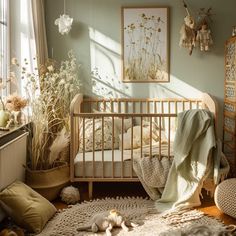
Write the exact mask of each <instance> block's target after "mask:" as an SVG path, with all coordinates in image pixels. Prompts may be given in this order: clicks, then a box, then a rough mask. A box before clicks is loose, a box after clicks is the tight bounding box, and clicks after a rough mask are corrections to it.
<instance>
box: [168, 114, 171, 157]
mask: <svg viewBox="0 0 236 236" xmlns="http://www.w3.org/2000/svg"><path fill="white" fill-rule="evenodd" d="M170 119H171V118H170V117H168V158H170V124H171V122H170Z"/></svg>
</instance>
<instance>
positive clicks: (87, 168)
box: [74, 150, 137, 178]
mask: <svg viewBox="0 0 236 236" xmlns="http://www.w3.org/2000/svg"><path fill="white" fill-rule="evenodd" d="M94 154H95V155H94V162H93V152H86V153H85V160H86V161H85V162H83V153H78V154H77V155H76V158H75V161H74V163H75V176H76V177H83V176H85V177H87V178H93V177H96V178H102V177H105V178H113V177H114V178H119V177H121V176H122V165H123V177H125V178H130V177H132V176H133V177H137V175H136V174H135V172H134V171H133V167H132V166H133V165H132V163H131V160H130V158H127V157H126V156H125V155H123V162H122V153H121V151H120V150H114V162H112V150H104V162H102V151H95V152H94ZM93 164H94V165H93ZM93 167H94V171H93ZM113 168H114V176H113V173H112V170H113ZM83 169H84V173H83Z"/></svg>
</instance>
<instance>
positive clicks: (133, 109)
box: [132, 102, 136, 113]
mask: <svg viewBox="0 0 236 236" xmlns="http://www.w3.org/2000/svg"><path fill="white" fill-rule="evenodd" d="M135 104H136V103H135V102H132V106H133V108H132V111H133V113H135Z"/></svg>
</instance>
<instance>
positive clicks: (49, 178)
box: [25, 162, 70, 201]
mask: <svg viewBox="0 0 236 236" xmlns="http://www.w3.org/2000/svg"><path fill="white" fill-rule="evenodd" d="M69 170H70V169H69V165H68V164H67V163H65V162H59V165H58V166H57V167H54V168H52V169H48V170H30V169H28V168H27V169H26V177H25V178H26V184H27V185H29V186H30V187H31V188H33V189H34V190H35V191H37V192H38V193H39V194H41V195H42V196H43V197H45V198H46V199H48V200H49V201H52V200H54V199H56V198H57V197H58V196H59V194H60V191H61V189H62V188H63V187H64V186H66V185H67V184H68V183H69V180H70V172H69Z"/></svg>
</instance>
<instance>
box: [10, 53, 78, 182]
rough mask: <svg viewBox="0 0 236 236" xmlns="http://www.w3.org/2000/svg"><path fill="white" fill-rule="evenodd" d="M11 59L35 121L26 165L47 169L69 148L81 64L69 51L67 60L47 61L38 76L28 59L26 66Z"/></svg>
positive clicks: (30, 167) (30, 168)
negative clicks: (18, 74)
mask: <svg viewBox="0 0 236 236" xmlns="http://www.w3.org/2000/svg"><path fill="white" fill-rule="evenodd" d="M34 60H36V59H34ZM12 62H13V65H15V66H16V67H17V68H18V69H20V70H21V74H22V83H23V84H24V85H25V93H26V96H27V98H28V104H29V113H30V116H31V121H32V124H33V137H32V140H31V147H32V148H31V153H30V161H29V163H28V166H27V168H28V169H29V170H31V171H38V170H43V171H44V172H45V170H49V169H52V168H54V167H55V166H56V165H57V163H58V161H59V162H60V161H62V159H63V157H62V155H61V154H62V153H63V152H65V150H68V147H69V127H70V125H69V107H70V102H71V100H72V98H73V97H74V95H75V94H76V93H78V92H79V90H80V82H79V79H78V70H79V66H78V64H77V60H76V58H75V56H74V54H73V53H72V52H69V53H68V60H66V61H63V62H61V63H57V62H55V61H54V60H48V61H47V63H46V64H45V65H42V66H40V69H39V75H38V70H37V68H35V71H34V72H29V69H28V68H29V63H28V60H27V59H25V60H24V65H23V66H20V65H19V63H18V62H17V60H16V59H14V60H12ZM26 177H27V176H26ZM39 178H41V177H39ZM30 179H32V176H31V177H30V178H29V180H30ZM29 185H30V184H29Z"/></svg>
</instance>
